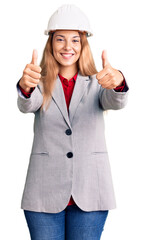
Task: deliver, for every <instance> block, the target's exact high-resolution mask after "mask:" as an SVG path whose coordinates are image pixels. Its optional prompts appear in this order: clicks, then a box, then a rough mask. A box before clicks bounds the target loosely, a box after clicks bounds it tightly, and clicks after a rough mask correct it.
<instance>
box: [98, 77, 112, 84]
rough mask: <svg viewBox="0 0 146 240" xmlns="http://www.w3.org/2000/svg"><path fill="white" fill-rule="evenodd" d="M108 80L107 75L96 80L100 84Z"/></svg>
mask: <svg viewBox="0 0 146 240" xmlns="http://www.w3.org/2000/svg"><path fill="white" fill-rule="evenodd" d="M109 81H110V77H109V75H106V76H104V77H103V78H101V79H99V80H98V83H99V84H100V85H102V84H106V83H108V82H109Z"/></svg>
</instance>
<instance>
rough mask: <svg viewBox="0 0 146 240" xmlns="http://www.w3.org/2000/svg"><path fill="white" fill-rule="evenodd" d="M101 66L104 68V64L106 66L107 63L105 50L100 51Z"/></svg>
mask: <svg viewBox="0 0 146 240" xmlns="http://www.w3.org/2000/svg"><path fill="white" fill-rule="evenodd" d="M101 58H102V67H103V68H104V67H105V66H107V65H108V64H109V61H108V58H107V52H106V50H103V51H102V56H101Z"/></svg>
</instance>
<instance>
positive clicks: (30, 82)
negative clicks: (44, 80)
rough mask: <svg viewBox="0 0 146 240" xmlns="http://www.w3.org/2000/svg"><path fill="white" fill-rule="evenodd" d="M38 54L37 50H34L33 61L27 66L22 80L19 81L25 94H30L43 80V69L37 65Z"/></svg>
mask: <svg viewBox="0 0 146 240" xmlns="http://www.w3.org/2000/svg"><path fill="white" fill-rule="evenodd" d="M37 58H38V53H37V50H33V54H32V61H31V63H30V64H27V65H26V67H25V69H24V71H23V75H22V78H21V79H20V81H19V85H20V87H21V88H23V90H24V91H25V92H30V90H31V88H34V87H36V86H37V85H38V84H39V81H40V78H41V74H40V73H41V70H42V69H41V67H40V66H38V65H37Z"/></svg>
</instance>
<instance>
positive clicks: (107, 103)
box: [99, 83, 129, 110]
mask: <svg viewBox="0 0 146 240" xmlns="http://www.w3.org/2000/svg"><path fill="white" fill-rule="evenodd" d="M128 94H129V87H128V85H127V83H126V91H125V92H116V91H115V90H114V89H110V90H109V89H105V88H102V87H100V92H99V101H100V104H101V106H102V108H103V109H104V110H109V109H113V110H118V109H122V108H124V107H125V106H126V104H127V100H128Z"/></svg>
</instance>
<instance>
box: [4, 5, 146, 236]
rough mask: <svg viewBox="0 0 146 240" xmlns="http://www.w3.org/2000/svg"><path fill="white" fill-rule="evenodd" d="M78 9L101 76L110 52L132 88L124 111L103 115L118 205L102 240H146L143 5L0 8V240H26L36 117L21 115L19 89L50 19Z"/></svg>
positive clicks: (6, 6)
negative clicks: (24, 205) (25, 196)
mask: <svg viewBox="0 0 146 240" xmlns="http://www.w3.org/2000/svg"><path fill="white" fill-rule="evenodd" d="M64 3H74V4H76V5H77V6H78V7H80V8H81V9H82V10H83V11H84V12H85V13H86V14H87V16H88V17H89V19H90V23H91V26H92V28H93V31H94V36H93V37H92V38H90V39H89V43H90V46H91V49H92V53H93V56H94V59H95V62H96V66H97V69H98V70H101V69H102V64H101V63H102V62H101V53H102V50H103V49H106V50H107V54H108V59H109V61H110V63H111V65H112V66H113V67H114V68H117V69H119V70H121V71H122V72H123V73H124V75H125V78H126V79H127V82H128V85H129V87H130V94H129V101H128V104H127V106H126V108H125V109H122V110H120V111H109V112H108V114H107V115H106V116H105V122H106V137H107V145H108V150H109V156H110V163H111V168H112V174H113V181H114V187H115V193H116V200H117V209H115V210H112V211H110V213H109V216H108V218H107V222H106V225H105V230H104V232H103V235H102V239H103V240H110V239H112V240H117V239H118V240H123V239H126V240H129V239H132V240H137V239H141V240H144V239H146V232H145V214H146V194H145V191H146V190H145V189H146V187H145V183H146V174H145V171H146V164H145V161H146V153H145V149H146V145H145V144H146V140H145V139H146V114H145V113H146V110H145V91H146V79H145V76H146V75H145V63H146V58H145V56H146V46H145V42H146V34H145V23H146V15H145V1H144V0H143V1H142V0H139V1H135V0H110V1H109V0H98V1H95V0H90V1H84V0H80V1H78V0H74V1H69V0H68V1H66V2H64V1H61V0H53V1H47V0H41V1H37V0H31V1H30V0H25V1H20V0H19V1H18V0H13V1H10V0H6V1H3V3H1V4H0V33H1V37H0V41H1V44H0V61H1V63H0V66H1V74H0V75H1V76H0V77H1V93H0V98H1V101H0V102H1V118H0V120H1V124H0V136H1V144H0V145H1V160H0V165H1V167H0V207H1V209H0V226H1V231H0V239H6V240H7V239H15V240H20V239H21V240H27V239H28V240H29V232H28V229H27V226H26V222H25V218H24V216H23V211H22V210H21V209H20V201H21V196H22V191H23V187H24V182H25V177H26V171H27V166H28V160H29V154H30V150H31V144H32V139H33V117H34V116H33V114H22V113H20V112H19V110H18V109H17V92H16V83H17V81H18V80H19V78H20V77H21V75H22V71H23V69H24V67H25V65H26V64H27V63H29V62H30V61H31V56H32V50H33V49H34V48H36V49H37V50H38V54H39V61H40V59H41V56H42V51H43V48H44V45H45V43H46V40H47V36H45V35H44V30H45V29H46V27H47V23H48V19H49V17H50V15H51V14H52V13H53V12H54V11H55V10H56V9H57V8H58V7H59V6H61V5H62V4H64Z"/></svg>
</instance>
